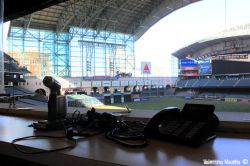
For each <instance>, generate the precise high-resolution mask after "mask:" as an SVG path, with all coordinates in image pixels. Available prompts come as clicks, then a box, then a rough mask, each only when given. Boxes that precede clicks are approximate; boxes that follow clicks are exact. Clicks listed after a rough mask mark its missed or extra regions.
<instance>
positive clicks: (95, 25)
mask: <svg viewBox="0 0 250 166" xmlns="http://www.w3.org/2000/svg"><path fill="white" fill-rule="evenodd" d="M197 1H200V0H33V1H20V0H19V1H18V0H8V1H6V2H5V3H6V4H5V21H8V20H13V19H14V20H13V21H12V23H11V25H12V26H21V27H24V28H41V29H49V30H54V31H56V32H57V33H59V32H63V31H68V30H69V28H70V27H71V26H76V27H83V28H92V29H95V30H97V31H101V30H106V31H112V32H121V33H126V34H133V35H135V39H136V40H137V39H139V38H140V37H141V36H142V35H143V34H144V33H145V32H146V31H147V30H148V29H149V28H150V27H151V26H152V25H154V24H155V23H156V22H157V21H159V20H160V19H161V18H163V17H164V16H166V15H168V14H170V13H172V12H173V11H175V10H177V9H179V8H181V7H184V6H187V5H189V4H191V3H193V2H197ZM59 2H61V3H59ZM49 6H50V7H49ZM41 9H42V10H41ZM34 11H36V12H34ZM32 12H34V13H32Z"/></svg>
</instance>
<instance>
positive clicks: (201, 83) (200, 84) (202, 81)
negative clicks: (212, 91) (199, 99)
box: [193, 78, 209, 88]
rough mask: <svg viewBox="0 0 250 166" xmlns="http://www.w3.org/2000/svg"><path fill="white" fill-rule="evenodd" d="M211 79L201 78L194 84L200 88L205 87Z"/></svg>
mask: <svg viewBox="0 0 250 166" xmlns="http://www.w3.org/2000/svg"><path fill="white" fill-rule="evenodd" d="M208 81H209V79H205V78H202V79H199V80H198V81H197V82H195V84H194V85H193V87H194V88H200V87H205V86H206V84H207V83H208Z"/></svg>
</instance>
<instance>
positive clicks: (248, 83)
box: [176, 78, 250, 88]
mask: <svg viewBox="0 0 250 166" xmlns="http://www.w3.org/2000/svg"><path fill="white" fill-rule="evenodd" d="M176 87H177V88H246V87H250V78H239V79H216V78H210V79H206V78H202V79H189V80H188V79H186V80H179V81H178V82H177V83H176Z"/></svg>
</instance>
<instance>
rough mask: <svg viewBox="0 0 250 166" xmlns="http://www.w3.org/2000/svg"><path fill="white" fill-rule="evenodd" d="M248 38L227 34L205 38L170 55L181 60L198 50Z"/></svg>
mask: <svg viewBox="0 0 250 166" xmlns="http://www.w3.org/2000/svg"><path fill="white" fill-rule="evenodd" d="M249 38H250V34H244V35H242V34H241V35H239V36H237V35H235V36H234V35H232V36H230V35H229V34H227V35H224V34H221V35H218V36H216V37H211V38H207V39H204V40H200V41H197V42H195V43H192V44H190V45H188V46H186V47H183V48H181V49H179V50H177V51H176V52H174V53H172V55H173V56H175V57H177V58H178V59H183V58H186V57H187V55H188V54H190V55H192V54H194V53H195V52H199V51H200V50H202V49H204V48H207V47H211V46H213V45H216V44H219V43H225V42H229V41H239V40H242V39H249Z"/></svg>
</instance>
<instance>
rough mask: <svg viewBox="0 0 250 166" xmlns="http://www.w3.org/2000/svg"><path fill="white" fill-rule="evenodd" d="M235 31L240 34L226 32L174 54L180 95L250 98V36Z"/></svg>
mask: <svg viewBox="0 0 250 166" xmlns="http://www.w3.org/2000/svg"><path fill="white" fill-rule="evenodd" d="M235 29H236V30H237V31H238V32H237V33H235V32H234V33H233V32H232V33H228V31H225V32H226V33H220V34H219V35H217V36H215V37H211V38H208V39H204V40H201V41H198V42H195V43H193V44H191V45H188V46H186V47H184V48H182V49H180V50H178V51H176V52H174V53H173V55H174V56H175V57H177V58H178V59H179V64H180V65H179V69H180V74H179V80H178V81H177V82H176V94H179V95H182V96H192V97H194V98H197V97H198V98H199V97H201V96H203V97H204V96H209V97H212V98H213V97H214V98H229V97H231V98H236V99H237V98H238V99H239V98H250V95H248V94H247V93H246V91H248V90H249V89H250V79H249V75H250V69H249V65H250V63H249V61H250V35H248V34H247V33H245V32H244V33H243V32H242V33H239V31H240V30H242V29H237V28H235ZM235 29H234V30H235ZM232 34H237V35H236V36H232ZM190 91H195V92H194V93H190Z"/></svg>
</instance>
